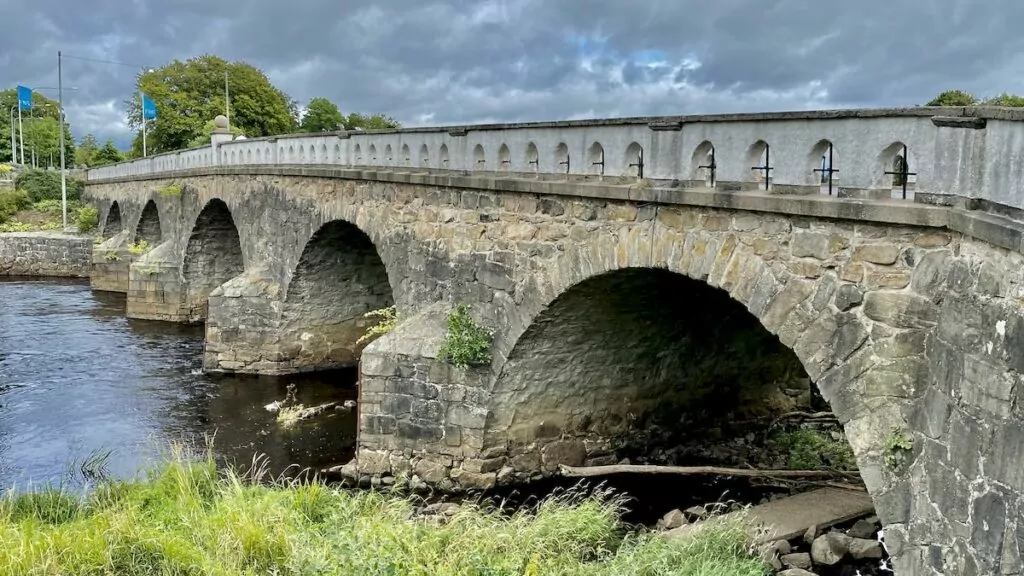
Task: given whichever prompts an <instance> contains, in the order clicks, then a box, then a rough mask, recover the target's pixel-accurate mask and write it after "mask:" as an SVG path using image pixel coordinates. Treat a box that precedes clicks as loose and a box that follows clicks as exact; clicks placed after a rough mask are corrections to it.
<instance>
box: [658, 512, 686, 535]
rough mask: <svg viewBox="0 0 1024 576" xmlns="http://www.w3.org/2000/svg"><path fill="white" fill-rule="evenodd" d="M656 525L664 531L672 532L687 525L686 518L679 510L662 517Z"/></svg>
mask: <svg viewBox="0 0 1024 576" xmlns="http://www.w3.org/2000/svg"><path fill="white" fill-rule="evenodd" d="M658 524H659V525H660V526H661V527H662V528H663V529H665V530H672V529H673V528H679V527H680V526H682V525H684V524H689V522H688V521H687V520H686V516H684V515H683V513H682V512H681V511H680V510H678V509H677V510H672V511H671V512H669V513H668V514H665V515H664V516H662V518H661V520H659V521H658Z"/></svg>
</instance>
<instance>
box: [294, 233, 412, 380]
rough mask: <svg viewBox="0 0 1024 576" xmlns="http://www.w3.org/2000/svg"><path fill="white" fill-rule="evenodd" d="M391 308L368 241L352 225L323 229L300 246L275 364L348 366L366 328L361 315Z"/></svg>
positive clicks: (387, 286)
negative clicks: (277, 359) (299, 254)
mask: <svg viewBox="0 0 1024 576" xmlns="http://www.w3.org/2000/svg"><path fill="white" fill-rule="evenodd" d="M394 302H395V299H394V296H393V295H392V290H391V284H390V282H389V280H388V273H387V268H386V267H385V265H384V262H383V260H382V259H381V257H380V255H379V254H378V252H377V248H376V247H375V246H374V244H373V241H372V240H371V239H370V237H369V236H367V235H366V233H364V232H363V231H362V230H360V229H359V228H358V227H356V226H355V225H354V224H351V223H349V222H345V221H342V220H335V221H331V222H328V223H327V224H324V225H323V226H322V227H321V228H320V229H319V230H317V232H316V233H315V234H313V236H312V237H311V238H310V239H309V241H308V242H307V243H306V246H305V248H304V249H303V251H302V256H301V257H300V258H299V263H298V265H297V266H296V268H295V274H294V276H293V277H292V280H291V282H290V283H289V285H288V292H287V296H286V299H285V305H284V326H285V333H284V336H283V337H282V342H283V344H282V348H283V350H282V356H281V361H282V362H283V363H285V364H290V365H291V367H292V368H294V369H295V370H296V371H299V370H303V371H304V370H314V369H329V368H338V367H343V366H350V365H354V364H355V363H356V362H358V360H359V355H360V353H361V352H362V349H363V347H364V346H365V345H366V344H367V343H368V342H363V343H360V342H358V340H359V338H360V337H362V336H363V334H365V332H366V329H367V327H368V326H370V325H372V324H374V323H376V321H377V320H376V319H374V318H366V317H365V316H364V315H365V314H366V313H367V312H369V311H371V310H378V309H381V308H387V307H388V306H392V305H393V304H394Z"/></svg>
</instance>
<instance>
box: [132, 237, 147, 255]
mask: <svg viewBox="0 0 1024 576" xmlns="http://www.w3.org/2000/svg"><path fill="white" fill-rule="evenodd" d="M152 249H153V247H152V246H151V245H150V244H149V242H148V241H147V240H146V239H144V238H143V239H142V240H139V241H137V242H136V243H134V244H129V245H128V251H129V252H131V253H132V254H134V255H136V256H142V255H143V254H145V253H146V252H149V251H150V250H152Z"/></svg>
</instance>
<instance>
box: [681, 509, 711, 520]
mask: <svg viewBox="0 0 1024 576" xmlns="http://www.w3.org/2000/svg"><path fill="white" fill-rule="evenodd" d="M683 514H686V517H687V518H689V519H690V521H691V522H696V521H698V520H703V519H705V518H707V517H708V511H707V510H706V509H705V508H704V507H703V506H690V507H689V508H687V509H686V510H684V511H683Z"/></svg>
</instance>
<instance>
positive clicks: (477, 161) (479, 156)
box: [473, 144, 487, 170]
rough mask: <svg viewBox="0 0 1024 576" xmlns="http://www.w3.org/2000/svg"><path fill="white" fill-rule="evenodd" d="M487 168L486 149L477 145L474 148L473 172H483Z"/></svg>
mask: <svg viewBox="0 0 1024 576" xmlns="http://www.w3.org/2000/svg"><path fill="white" fill-rule="evenodd" d="M486 166H487V157H486V155H485V154H484V147H483V145H481V144H477V145H476V146H474V147H473V170H483V169H484V168H485V167H486Z"/></svg>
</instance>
